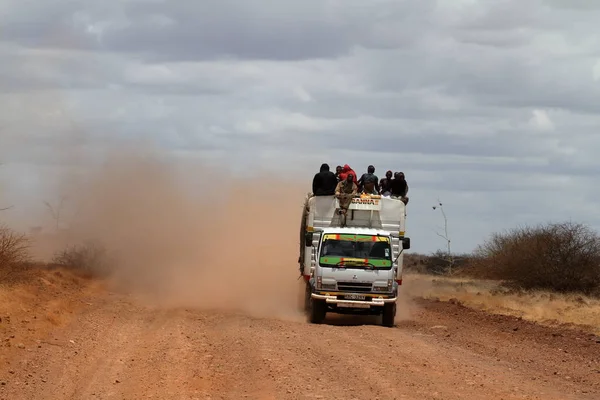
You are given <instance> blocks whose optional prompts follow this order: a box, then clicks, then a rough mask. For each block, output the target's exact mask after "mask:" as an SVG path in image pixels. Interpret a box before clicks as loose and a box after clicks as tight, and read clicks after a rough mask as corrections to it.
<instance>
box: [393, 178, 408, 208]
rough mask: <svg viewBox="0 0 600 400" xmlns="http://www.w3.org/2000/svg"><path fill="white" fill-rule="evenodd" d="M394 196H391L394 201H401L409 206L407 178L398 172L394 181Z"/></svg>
mask: <svg viewBox="0 0 600 400" xmlns="http://www.w3.org/2000/svg"><path fill="white" fill-rule="evenodd" d="M391 186H392V195H391V196H390V197H391V198H393V199H400V200H402V202H403V203H404V204H408V197H407V196H406V195H407V194H408V182H406V178H405V177H404V172H396V173H395V174H394V179H392V183H391Z"/></svg>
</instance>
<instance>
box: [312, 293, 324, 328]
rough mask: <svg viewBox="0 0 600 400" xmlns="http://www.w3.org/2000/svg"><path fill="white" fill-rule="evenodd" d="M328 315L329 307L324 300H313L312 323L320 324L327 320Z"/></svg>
mask: <svg viewBox="0 0 600 400" xmlns="http://www.w3.org/2000/svg"><path fill="white" fill-rule="evenodd" d="M326 314H327V305H326V304H325V302H324V301H323V300H315V299H311V307H310V322H311V323H313V324H320V323H322V322H323V321H324V320H325V315H326Z"/></svg>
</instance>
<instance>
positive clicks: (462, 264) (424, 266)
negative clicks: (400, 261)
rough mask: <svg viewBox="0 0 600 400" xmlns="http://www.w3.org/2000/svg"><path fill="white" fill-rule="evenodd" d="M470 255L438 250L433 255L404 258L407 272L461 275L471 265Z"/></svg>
mask: <svg viewBox="0 0 600 400" xmlns="http://www.w3.org/2000/svg"><path fill="white" fill-rule="evenodd" d="M471 259H472V256H471V255H470V254H454V253H453V254H451V255H450V256H449V254H448V252H447V251H443V250H438V251H436V252H434V253H432V254H431V255H423V254H414V253H413V254H407V255H405V256H404V268H405V269H406V271H407V272H415V273H420V274H432V275H448V274H449V273H451V274H452V275H461V272H462V271H463V269H465V268H466V267H467V266H469V265H470V261H471Z"/></svg>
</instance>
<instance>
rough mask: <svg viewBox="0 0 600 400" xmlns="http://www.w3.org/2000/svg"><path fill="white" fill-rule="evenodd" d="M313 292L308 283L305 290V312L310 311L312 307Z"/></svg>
mask: <svg viewBox="0 0 600 400" xmlns="http://www.w3.org/2000/svg"><path fill="white" fill-rule="evenodd" d="M311 293H312V292H311V290H310V285H309V284H308V283H307V284H306V287H305V290H304V312H305V313H309V312H310V308H311V307H310V305H311V301H312V299H311V297H310V294H311Z"/></svg>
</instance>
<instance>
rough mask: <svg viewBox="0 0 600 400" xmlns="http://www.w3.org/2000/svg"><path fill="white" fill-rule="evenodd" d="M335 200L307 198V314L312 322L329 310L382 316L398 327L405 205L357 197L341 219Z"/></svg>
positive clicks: (304, 226)
mask: <svg viewBox="0 0 600 400" xmlns="http://www.w3.org/2000/svg"><path fill="white" fill-rule="evenodd" d="M338 210H339V203H338V202H337V199H336V198H335V197H333V196H331V197H330V196H318V197H317V196H313V197H310V198H308V199H307V201H306V203H305V210H304V213H303V220H302V221H303V223H302V227H301V232H302V233H301V235H303V236H304V237H303V238H301V242H302V243H303V246H302V247H303V249H301V256H300V260H299V261H300V270H301V274H302V275H303V277H304V279H305V282H306V292H305V304H304V307H305V311H306V312H307V314H308V317H309V320H310V322H312V323H321V322H322V321H323V320H324V319H325V316H326V314H327V313H328V312H331V313H338V314H370V315H381V316H382V324H383V325H384V326H390V327H391V326H393V325H394V319H395V315H396V303H397V299H398V290H399V286H400V285H401V284H402V259H403V257H402V252H403V250H406V249H409V248H410V239H409V238H407V237H405V236H404V218H405V216H406V210H405V204H404V203H403V202H402V201H401V200H399V199H391V198H382V197H380V196H369V197H368V198H367V197H366V196H363V197H361V198H356V199H353V202H352V203H351V205H350V207H349V209H348V212H347V215H346V216H345V218H342V217H341V215H340V213H338V212H337V211H338Z"/></svg>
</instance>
